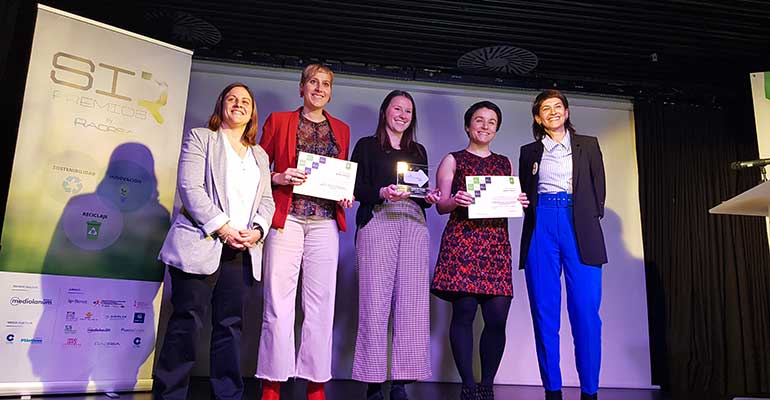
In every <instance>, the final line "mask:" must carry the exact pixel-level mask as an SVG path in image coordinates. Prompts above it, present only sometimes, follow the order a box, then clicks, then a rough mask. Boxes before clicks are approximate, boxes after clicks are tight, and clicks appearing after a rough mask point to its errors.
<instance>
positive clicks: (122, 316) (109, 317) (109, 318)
mask: <svg viewBox="0 0 770 400" xmlns="http://www.w3.org/2000/svg"><path fill="white" fill-rule="evenodd" d="M127 318H128V315H126V314H105V316H104V319H105V320H106V321H125V320H126V319H127Z"/></svg>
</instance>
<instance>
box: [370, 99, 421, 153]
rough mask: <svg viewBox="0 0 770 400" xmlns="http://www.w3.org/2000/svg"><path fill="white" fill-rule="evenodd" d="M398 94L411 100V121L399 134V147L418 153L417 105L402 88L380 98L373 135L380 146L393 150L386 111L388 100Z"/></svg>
mask: <svg viewBox="0 0 770 400" xmlns="http://www.w3.org/2000/svg"><path fill="white" fill-rule="evenodd" d="M398 96H402V97H406V98H407V99H409V101H411V102H412V122H411V123H410V124H409V126H408V127H407V128H406V130H404V134H403V135H401V143H400V146H401V149H402V150H405V151H407V152H409V153H418V152H420V147H419V146H417V144H416V143H417V105H416V104H414V99H413V98H412V95H411V94H409V92H405V91H403V90H394V91H392V92H390V93H388V95H387V96H385V99H384V100H382V104H381V105H380V118H379V121H378V122H377V131H376V133H375V136H377V141H378V142H380V147H381V148H382V149H383V150H385V151H389V150H393V147H392V146H391V145H390V137H388V130H387V125H388V122H387V113H388V107H389V106H390V102H391V101H392V100H393V99H395V98H396V97H398Z"/></svg>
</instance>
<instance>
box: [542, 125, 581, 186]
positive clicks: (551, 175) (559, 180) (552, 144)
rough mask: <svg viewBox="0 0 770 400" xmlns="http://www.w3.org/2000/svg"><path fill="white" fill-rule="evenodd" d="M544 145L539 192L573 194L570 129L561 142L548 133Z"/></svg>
mask: <svg viewBox="0 0 770 400" xmlns="http://www.w3.org/2000/svg"><path fill="white" fill-rule="evenodd" d="M543 147H544V149H543V157H542V158H541V159H540V179H539V181H538V185H537V192H538V193H558V192H567V193H570V194H572V144H571V140H570V134H569V131H567V133H566V134H565V135H564V138H563V139H562V140H561V143H559V142H557V141H555V140H553V139H551V137H550V136H548V135H546V136H545V137H544V138H543Z"/></svg>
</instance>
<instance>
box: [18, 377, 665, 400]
mask: <svg viewBox="0 0 770 400" xmlns="http://www.w3.org/2000/svg"><path fill="white" fill-rule="evenodd" d="M258 388H259V383H258V382H257V380H256V379H248V380H247V381H246V392H245V394H244V396H243V398H244V400H259V395H260V393H259V390H258ZM190 393H191V395H190V396H189V397H188V399H190V400H209V399H211V398H212V397H211V390H210V387H209V383H208V379H207V378H194V379H193V381H192V384H191V388H190ZM385 393H386V396H385V398H386V399H387V397H388V396H387V386H386V387H385ZM407 393H408V394H409V398H410V399H411V400H456V399H459V393H460V385H459V384H455V383H430V382H418V383H413V384H411V385H407ZM365 394H366V386H365V385H364V384H362V383H360V382H355V381H345V380H339V381H331V382H329V383H328V384H327V385H326V398H327V399H328V400H358V399H360V400H365ZM34 397H37V396H34ZM34 397H33V398H34ZM54 397H55V398H57V399H66V400H96V399H99V400H107V399H108V398H107V397H105V396H104V395H103V394H94V395H88V396H83V395H68V396H45V398H46V399H51V398H54ZM495 398H496V399H498V400H540V399H543V389H542V388H541V387H536V386H512V385H495ZM599 398H600V399H601V400H667V399H668V398H667V397H666V396H664V395H663V394H662V393H661V392H660V391H659V390H643V389H600V390H599ZM120 399H121V400H152V395H151V394H150V393H146V392H145V393H121V394H120ZM304 399H305V382H304V381H290V382H289V383H288V384H284V385H283V386H282V388H281V400H304ZM564 399H565V400H579V399H580V389H578V388H565V389H564Z"/></svg>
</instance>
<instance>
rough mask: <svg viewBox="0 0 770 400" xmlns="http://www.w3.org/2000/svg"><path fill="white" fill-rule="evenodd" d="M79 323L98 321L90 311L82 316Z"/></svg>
mask: <svg viewBox="0 0 770 400" xmlns="http://www.w3.org/2000/svg"><path fill="white" fill-rule="evenodd" d="M80 320H81V321H98V318H96V317H94V313H93V312H91V311H86V312H85V313H84V314H83V317H82V318H80Z"/></svg>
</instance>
